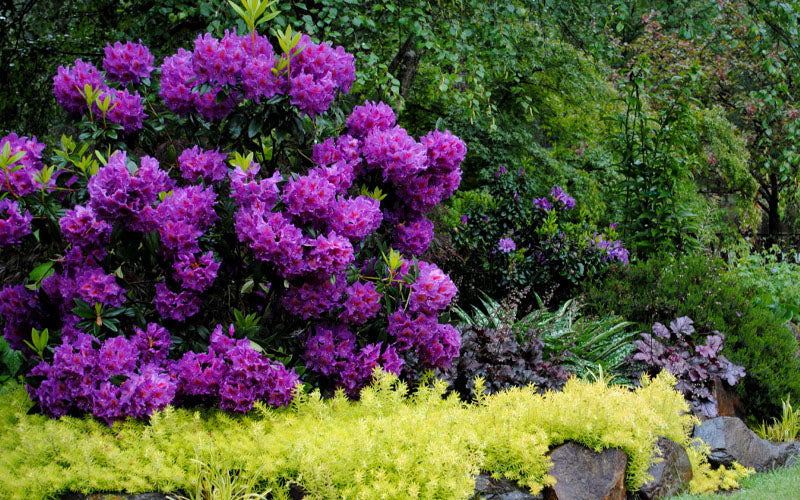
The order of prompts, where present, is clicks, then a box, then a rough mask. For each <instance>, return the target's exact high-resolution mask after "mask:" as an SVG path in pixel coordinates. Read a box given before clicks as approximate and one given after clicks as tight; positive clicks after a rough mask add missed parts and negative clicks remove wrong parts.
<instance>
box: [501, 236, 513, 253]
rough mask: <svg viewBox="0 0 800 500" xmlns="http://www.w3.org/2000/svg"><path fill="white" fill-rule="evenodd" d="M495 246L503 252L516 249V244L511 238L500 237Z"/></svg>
mask: <svg viewBox="0 0 800 500" xmlns="http://www.w3.org/2000/svg"><path fill="white" fill-rule="evenodd" d="M497 248H499V249H500V251H501V252H503V253H511V252H513V251H514V250H516V249H517V245H516V243H514V240H512V239H511V238H502V239H501V240H500V241H499V242H498V243H497Z"/></svg>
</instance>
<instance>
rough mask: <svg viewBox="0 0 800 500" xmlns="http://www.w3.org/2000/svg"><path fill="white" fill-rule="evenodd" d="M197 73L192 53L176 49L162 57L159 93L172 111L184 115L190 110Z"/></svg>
mask: <svg viewBox="0 0 800 500" xmlns="http://www.w3.org/2000/svg"><path fill="white" fill-rule="evenodd" d="M196 77H197V75H196V74H195V72H194V69H193V67H192V53H191V52H188V51H186V50H184V49H178V52H177V53H176V54H174V55H173V56H170V57H166V58H164V63H163V64H162V65H161V90H160V91H159V95H160V96H161V98H162V99H164V104H166V105H167V107H168V108H169V109H171V110H172V111H174V112H176V113H178V114H180V115H182V116H185V115H186V114H188V113H189V112H190V111H191V110H192V102H193V101H192V87H194V85H195V82H194V81H193V79H195V78H196Z"/></svg>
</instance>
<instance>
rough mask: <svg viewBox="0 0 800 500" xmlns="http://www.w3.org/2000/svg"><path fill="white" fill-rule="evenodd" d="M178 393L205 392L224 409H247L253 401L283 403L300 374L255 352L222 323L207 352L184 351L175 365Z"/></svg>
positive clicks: (294, 386) (287, 401)
mask: <svg viewBox="0 0 800 500" xmlns="http://www.w3.org/2000/svg"><path fill="white" fill-rule="evenodd" d="M174 367H175V371H176V376H177V379H178V393H179V395H193V396H204V397H206V398H207V399H209V400H211V401H218V403H219V405H220V407H221V408H222V409H224V410H227V411H235V412H241V413H244V412H247V411H249V410H250V409H251V408H252V407H253V403H255V402H256V401H259V400H261V401H265V402H267V403H268V404H271V405H274V406H286V405H288V404H289V402H291V400H292V398H293V397H294V391H295V388H296V386H297V384H298V382H299V377H298V376H297V374H295V373H294V370H287V369H286V368H285V367H284V366H283V365H282V364H281V363H279V362H277V361H271V360H269V359H268V358H267V357H266V356H264V355H262V354H260V353H258V352H256V351H255V350H254V349H253V348H252V346H251V345H250V340H249V339H246V338H245V339H241V340H236V339H234V338H233V325H230V327H229V328H228V335H225V334H224V333H223V329H222V325H217V327H216V328H215V329H214V332H212V334H211V348H210V349H209V351H208V353H193V352H188V353H186V354H185V355H184V356H183V358H181V359H180V360H178V361H177V362H176V363H175V365H174Z"/></svg>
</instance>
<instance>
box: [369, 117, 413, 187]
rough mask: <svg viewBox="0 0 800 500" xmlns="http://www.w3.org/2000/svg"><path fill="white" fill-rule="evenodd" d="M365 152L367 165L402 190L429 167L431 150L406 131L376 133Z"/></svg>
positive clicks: (399, 129) (395, 128) (374, 130)
mask: <svg viewBox="0 0 800 500" xmlns="http://www.w3.org/2000/svg"><path fill="white" fill-rule="evenodd" d="M361 151H362V154H363V155H364V159H365V160H366V161H367V164H368V165H369V166H370V167H371V168H377V169H379V170H380V171H381V172H382V173H383V180H384V181H391V182H392V183H394V184H395V185H398V186H402V185H406V184H407V182H408V181H409V180H410V178H412V177H413V176H415V175H416V174H419V173H421V172H422V171H423V170H425V169H426V168H427V167H428V164H427V158H428V155H427V148H426V147H425V145H424V144H420V143H418V142H417V141H415V140H414V138H413V137H411V136H410V135H408V132H406V130H405V129H404V128H402V127H394V128H391V129H386V130H380V129H373V130H372V131H371V132H370V133H369V134H368V135H367V137H366V138H365V139H364V145H363V147H362V150H361Z"/></svg>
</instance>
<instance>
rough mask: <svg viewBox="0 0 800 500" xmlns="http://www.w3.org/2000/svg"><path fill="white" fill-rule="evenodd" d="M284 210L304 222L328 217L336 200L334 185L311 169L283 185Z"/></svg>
mask: <svg viewBox="0 0 800 500" xmlns="http://www.w3.org/2000/svg"><path fill="white" fill-rule="evenodd" d="M281 199H283V202H284V203H286V210H287V211H288V212H289V213H290V214H292V215H296V216H297V217H299V218H300V219H301V220H303V221H305V222H313V221H315V220H323V219H326V218H327V217H328V215H329V214H330V213H331V210H332V209H333V204H334V202H335V200H336V187H335V186H334V185H333V184H331V183H330V182H328V180H327V179H325V178H324V177H322V176H321V175H320V174H319V173H318V172H315V171H311V172H309V173H308V174H306V175H301V176H300V177H298V178H297V179H295V180H290V181H289V182H287V183H286V184H285V185H284V186H283V195H282V196H281Z"/></svg>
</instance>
